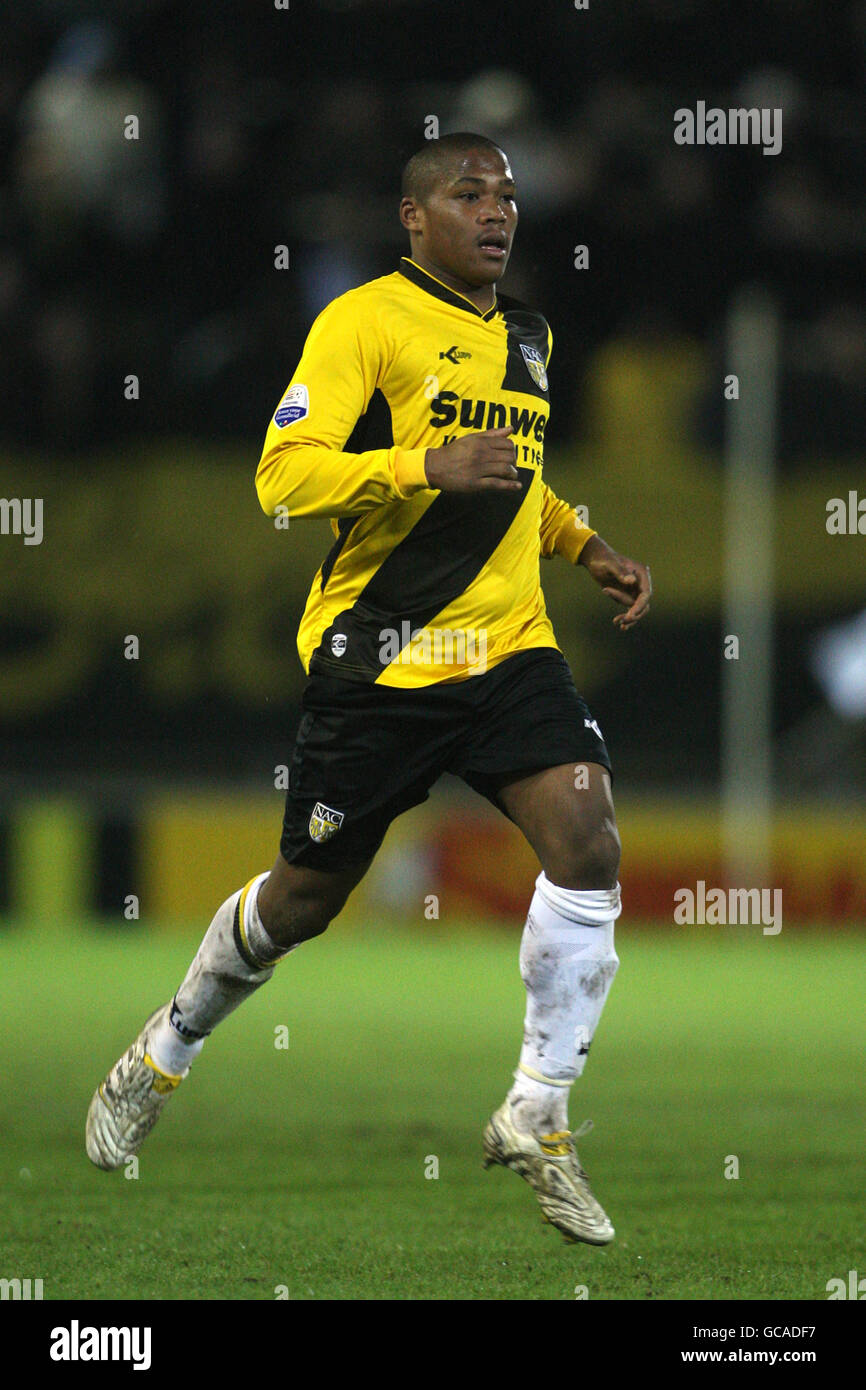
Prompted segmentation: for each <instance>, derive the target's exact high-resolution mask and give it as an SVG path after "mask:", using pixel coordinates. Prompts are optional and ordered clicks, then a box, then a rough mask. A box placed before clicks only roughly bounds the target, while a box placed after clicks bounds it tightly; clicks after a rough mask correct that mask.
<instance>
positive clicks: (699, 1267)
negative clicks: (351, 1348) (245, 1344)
mask: <svg viewBox="0 0 866 1390" xmlns="http://www.w3.org/2000/svg"><path fill="white" fill-rule="evenodd" d="M517 942H518V934H516V933H511V934H506V933H503V934H501V935H493V936H491V935H490V934H482V933H481V932H480V931H477V930H473V929H471V928H467V929H466V930H465V931H463V932H454V931H449V932H445V931H442V930H440V929H439V927H438V925H437V924H434V923H425V924H424V927H423V928H419V929H418V930H417V931H416V932H414V933H413V934H412V935H408V934H403V935H392V934H385V933H382V932H379V933H377V934H372V933H365V932H364V930H363V929H362V928H359V927H355V926H348V925H347V926H343V925H341V924H337V925H336V926H334V927H332V928H331V930H330V931H329V933H328V934H327V935H326V936H325V937H324V938H322V939H321V940H319V941H316V942H313V943H310V944H309V945H307V946H306V947H304V948H303V949H302V950H301V951H298V952H297V953H295V954H294V955H293V956H291V957H290V958H289V959H288V960H286V961H285V962H283V963H282V965H281V966H280V969H279V971H278V974H277V977H276V978H275V980H274V981H272V982H271V983H270V984H269V985H268V986H266V987H265V988H264V989H262V990H260V991H259V993H258V994H257V995H256V996H255V997H254V998H253V999H252V1000H250V1001H249V1002H248V1003H247V1004H246V1005H245V1006H244V1007H243V1009H242V1010H241V1011H240V1012H238V1013H237V1014H235V1015H234V1016H233V1017H232V1018H231V1019H230V1020H229V1021H228V1022H227V1023H226V1024H225V1025H224V1026H223V1028H221V1029H220V1030H219V1031H218V1032H217V1033H216V1034H215V1035H214V1036H213V1038H211V1040H210V1041H209V1042H208V1044H207V1046H206V1049H205V1052H204V1054H203V1055H202V1058H201V1059H200V1061H199V1062H198V1063H197V1064H196V1066H195V1069H194V1072H193V1074H192V1075H191V1077H190V1080H189V1081H188V1082H187V1083H185V1084H184V1086H183V1087H182V1088H181V1091H180V1092H179V1094H178V1095H177V1097H176V1098H174V1099H173V1100H172V1101H171V1103H170V1105H169V1107H168V1109H167V1111H166V1113H165V1116H164V1117H163V1119H162V1120H161V1121H160V1124H159V1126H158V1127H157V1129H156V1130H155V1131H154V1134H153V1135H152V1136H151V1137H150V1139H149V1140H148V1142H147V1144H146V1145H145V1147H144V1149H143V1150H142V1154H141V1159H140V1170H139V1176H138V1178H137V1179H128V1178H126V1177H125V1176H124V1173H123V1171H120V1172H118V1173H113V1174H106V1173H102V1172H98V1171H97V1170H96V1169H94V1168H92V1167H91V1165H90V1164H89V1162H88V1161H87V1159H86V1157H85V1154H84V1147H83V1125H84V1116H85V1112H86V1110H87V1105H88V1102H89V1099H90V1095H91V1093H92V1091H93V1088H94V1085H95V1084H96V1082H98V1081H99V1080H100V1078H101V1076H102V1075H103V1074H104V1072H105V1071H106V1070H107V1068H108V1066H109V1065H110V1064H111V1063H112V1062H113V1061H114V1060H115V1057H116V1056H117V1055H118V1053H119V1052H120V1050H121V1049H122V1048H123V1047H124V1046H125V1045H126V1044H127V1043H128V1042H129V1041H130V1039H131V1038H132V1036H133V1035H134V1034H135V1033H136V1032H137V1031H138V1028H139V1026H140V1024H141V1022H142V1021H143V1019H144V1017H145V1016H146V1015H147V1013H148V1012H149V1011H150V1010H151V1009H153V1008H154V1007H155V1006H156V1004H157V1003H159V1002H161V1001H162V1000H164V999H165V998H167V997H168V996H169V995H170V993H171V991H172V989H173V987H174V986H175V984H176V983H177V981H178V980H179V978H180V977H181V976H182V974H183V971H184V969H185V967H186V964H187V961H188V959H189V957H190V955H191V953H192V950H193V949H194V946H195V945H196V944H197V943H196V940H195V939H193V938H178V937H176V936H169V935H167V934H162V933H160V934H156V933H152V934H149V933H148V932H147V931H146V930H144V929H142V930H140V931H139V932H138V933H137V934H136V935H134V936H131V937H128V938H122V937H121V936H120V935H118V934H114V933H112V932H106V931H102V930H99V929H96V928H92V929H88V928H86V927H81V928H79V929H77V930H75V931H73V932H71V933H70V934H68V935H67V936H66V937H65V938H64V937H60V936H59V935H58V934H56V933H54V932H49V931H44V930H43V931H37V930H36V929H35V928H29V927H13V926H9V928H8V929H4V931H3V932H2V934H0V1002H2V1018H0V1045H2V1056H3V1069H4V1085H3V1088H2V1101H0V1184H2V1186H0V1195H2V1209H0V1230H2V1235H0V1276H4V1277H13V1276H17V1277H21V1278H41V1279H43V1281H44V1296H45V1298H46V1299H49V1298H60V1299H77V1298H85V1299H102V1298H129V1299H132V1298H161V1299H209V1298H211V1299H213V1298H216V1299H238V1298H241V1299H273V1298H274V1297H275V1296H276V1293H275V1291H276V1290H277V1289H278V1288H279V1287H280V1286H283V1287H284V1290H285V1291H286V1292H287V1294H288V1297H290V1298H291V1299H322V1298H339V1299H352V1298H398V1299H446V1298H460V1299H496V1300H499V1299H526V1298H530V1299H573V1298H574V1296H575V1286H576V1285H585V1286H586V1289H587V1291H588V1296H589V1297H590V1298H591V1299H639V1300H648V1299H730V1298H734V1299H751V1298H771V1299H787V1298H805V1299H826V1297H827V1294H826V1284H827V1281H828V1280H829V1279H831V1278H834V1277H837V1276H838V1277H843V1278H845V1277H847V1272H848V1270H849V1269H853V1268H859V1269H860V1270H861V1271H864V1272H866V1241H864V1223H863V1219H862V1203H863V1166H862V1165H863V1153H864V1124H863V1104H862V1097H863V1081H864V1060H863V999H864V993H866V990H864V985H866V941H864V940H863V939H857V938H854V937H850V936H847V937H846V936H842V935H839V934H837V933H833V932H830V931H828V932H826V933H823V934H818V933H813V934H809V935H806V936H803V935H801V936H797V935H796V934H795V932H794V931H793V930H787V929H786V930H785V931H784V932H783V933H782V934H781V936H779V937H763V936H762V935H761V934H760V932H759V931H758V930H757V929H755V928H750V929H746V930H745V931H742V930H741V931H738V932H735V931H733V930H732V929H730V928H727V929H726V928H711V927H704V928H693V929H686V931H684V932H682V933H681V934H676V935H675V934H673V933H672V932H670V931H667V932H665V933H656V932H650V931H642V930H640V929H639V928H637V927H635V925H634V924H632V923H627V924H624V925H623V926H622V927H621V929H620V930H619V932H618V949H619V953H620V957H621V960H622V965H621V968H620V973H619V977H618V978H617V981H616V984H615V986H614V990H613V993H612V995H611V999H610V1002H609V1004H608V1008H607V1011H606V1014H605V1017H604V1019H603V1021H602V1026H601V1029H600V1031H599V1034H598V1037H597V1040H596V1043H595V1045H594V1047H593V1051H592V1055H591V1058H590V1061H589V1066H588V1068H587V1072H586V1075H585V1077H584V1078H583V1080H582V1081H581V1082H580V1083H578V1087H577V1088H576V1090H575V1093H574V1098H573V1101H572V1122H573V1123H574V1124H577V1123H578V1122H579V1121H580V1120H581V1119H583V1118H584V1117H586V1116H587V1115H589V1116H591V1117H592V1119H593V1120H594V1122H595V1130H594V1132H593V1133H592V1134H591V1135H590V1136H588V1137H587V1138H586V1139H584V1140H583V1141H582V1143H581V1156H582V1159H583V1161H584V1163H585V1165H586V1167H587V1168H588V1170H589V1172H590V1175H591V1177H592V1181H593V1185H594V1187H595V1190H596V1192H597V1194H598V1196H599V1197H600V1199H601V1201H602V1203H603V1204H604V1206H605V1207H606V1208H607V1210H608V1212H609V1213H610V1215H611V1217H612V1219H613V1221H614V1224H615V1225H616V1227H617V1240H616V1241H615V1243H614V1244H613V1245H612V1246H610V1247H609V1248H607V1249H604V1250H597V1249H592V1248H589V1247H586V1246H573V1247H570V1246H566V1245H565V1244H564V1243H563V1242H562V1241H561V1239H560V1237H559V1236H558V1235H557V1234H556V1232H554V1231H553V1230H552V1229H551V1228H550V1227H546V1226H544V1225H543V1224H542V1222H541V1220H540V1216H539V1214H538V1211H537V1208H536V1205H535V1199H534V1197H533V1196H532V1193H531V1191H530V1189H529V1188H528V1187H527V1186H526V1184H525V1183H523V1182H522V1181H521V1180H520V1179H519V1178H517V1177H516V1176H515V1175H514V1174H512V1173H508V1172H505V1171H503V1170H501V1169H496V1170H491V1171H490V1172H488V1173H484V1172H483V1171H482V1169H481V1163H480V1132H481V1128H482V1125H483V1123H484V1120H485V1119H486V1117H487V1115H488V1113H489V1112H490V1110H491V1109H492V1108H494V1106H495V1105H496V1104H498V1102H499V1100H500V1099H501V1096H502V1094H503V1093H504V1090H505V1088H506V1087H507V1085H508V1084H509V1079H510V1072H511V1068H512V1067H513V1065H514V1061H515V1059H516V1052H517V1049H518V1047H519V1041H520V1034H521V1019H522V1013H523V991H522V987H521V984H520V979H519V975H518V971H517ZM282 1025H285V1026H287V1027H288V1029H289V1046H288V1048H287V1049H283V1048H278V1047H276V1046H275V1041H276V1034H275V1030H276V1029H278V1028H279V1027H280V1026H282ZM731 1155H733V1156H735V1157H736V1158H737V1159H738V1162H739V1178H737V1179H727V1178H726V1177H725V1168H726V1164H727V1166H728V1169H729V1171H730V1169H731V1168H732V1166H733V1165H732V1164H731V1163H730V1161H729V1156H731ZM434 1157H435V1159H436V1160H438V1173H439V1176H438V1178H428V1177H425V1170H426V1171H428V1172H430V1171H432V1170H433V1169H434V1167H435V1165H434V1164H433V1163H432V1161H431V1159H432V1158H434Z"/></svg>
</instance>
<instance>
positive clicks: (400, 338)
mask: <svg viewBox="0 0 866 1390" xmlns="http://www.w3.org/2000/svg"><path fill="white" fill-rule="evenodd" d="M402 191H403V196H402V200H401V203H400V219H401V222H402V224H403V226H404V228H405V229H406V231H407V232H408V234H409V243H410V255H409V256H407V257H404V258H403V259H402V260H401V262H400V266H399V268H398V269H397V270H396V271H395V272H394V273H393V274H391V275H386V276H383V277H382V278H380V279H377V280H373V281H371V282H369V283H368V284H365V285H361V286H359V287H358V288H357V289H354V290H350V291H349V292H348V293H347V294H343V295H341V296H340V297H339V298H337V299H335V300H334V301H333V302H332V303H331V304H329V305H328V306H327V308H325V309H324V310H323V312H322V313H321V314H320V315H319V317H318V318H317V319H316V321H315V323H314V324H313V327H312V329H311V331H310V334H309V337H308V339H307V342H306V345H305V347H304V351H303V355H302V357H301V361H300V363H299V365H298V368H297V371H296V372H295V374H294V376H293V378H292V380H291V382H290V384H289V387H288V389H287V391H286V393H285V395H284V396H283V398H282V400H281V401H280V403H279V405H278V407H277V410H276V412H275V414H274V417H273V419H272V420H271V422H270V425H269V428H268V431H267V436H266V439H265V444H264V450H263V453H262V457H261V461H260V463H259V467H258V472H257V475H256V486H257V490H258V496H259V500H260V502H261V505H262V507H263V509H264V511H265V512H266V513H268V514H269V515H277V514H282V515H289V516H291V517H293V518H296V517H297V518H302V517H328V518H330V519H331V524H332V528H333V531H334V544H333V546H332V547H331V550H330V552H329V553H328V555H327V556H326V558H325V560H324V562H323V564H322V566H321V568H320V570H319V571H318V573H317V574H316V577H315V579H314V580H313V585H312V588H311V590H310V594H309V598H308V600H307V605H306V608H305V610H304V615H303V618H302V620H301V625H300V630H299V634H298V649H299V652H300V656H301V660H302V662H303V665H304V669H305V671H306V672H307V675H308V678H309V679H308V683H307V685H306V688H305V691H304V696H303V705H302V708H303V714H302V718H301V722H300V726H299V729H298V733H297V739H296V743H295V747H294V752H293V755H292V761H291V767H290V777H289V789H288V793H287V797H286V810H285V817H284V822H283V830H282V836H281V840H280V852H279V855H278V856H277V860H276V863H275V864H274V866H273V868H272V869H271V870H270V872H268V873H260V874H258V875H257V876H256V877H255V878H253V879H252V880H251V881H250V882H249V883H247V884H246V886H245V887H243V888H241V889H238V890H236V891H235V892H233V893H232V895H231V896H230V897H229V898H228V899H227V900H226V901H225V902H224V903H223V905H222V906H221V907H220V908H219V910H218V912H217V914H216V916H215V917H214V919H213V922H212V923H211V925H210V927H209V928H208V931H207V933H206V935H205V937H204V939H203V941H202V943H201V946H200V947H199V950H198V953H197V954H196V956H195V959H194V960H193V962H192V964H191V966H190V968H189V971H188V972H187V975H186V977H185V978H184V980H183V981H182V983H181V984H180V987H179V989H178V990H177V993H176V995H175V996H174V998H173V999H172V1000H170V1001H169V1002H168V1003H166V1004H165V1005H163V1007H162V1008H160V1009H158V1010H157V1012H156V1013H155V1014H153V1015H152V1017H151V1018H149V1019H148V1020H147V1022H146V1023H145V1025H144V1028H143V1029H142V1032H141V1033H140V1034H139V1036H138V1038H137V1039H136V1040H135V1042H134V1043H133V1044H132V1046H131V1047H130V1048H129V1050H128V1051H127V1052H126V1053H125V1054H124V1056H123V1057H121V1058H120V1060H119V1061H118V1062H117V1063H116V1065H115V1066H114V1067H113V1068H112V1070H111V1071H110V1072H109V1074H108V1076H107V1077H106V1079H105V1081H104V1082H103V1083H102V1085H101V1086H100V1087H99V1088H98V1090H97V1091H96V1094H95V1095H94V1097H93V1100H92V1102H91V1106H90V1110H89V1112H88V1116H87V1152H88V1155H89V1157H90V1158H91V1159H92V1161H93V1162H94V1163H95V1164H97V1165H98V1166H99V1167H101V1168H106V1169H112V1168H119V1167H121V1166H122V1165H123V1164H124V1162H125V1161H126V1159H127V1158H129V1156H130V1155H131V1154H134V1153H136V1152H137V1151H138V1149H139V1148H140V1146H141V1144H142V1142H143V1140H144V1139H145V1137H146V1135H147V1134H148V1133H149V1131H150V1130H151V1128H152V1127H153V1125H154V1124H155V1123H156V1120H157V1118H158V1117H159V1114H160V1112H161V1110H162V1108H163V1106H164V1105H165V1103H166V1101H167V1099H168V1098H169V1096H171V1095H172V1094H173V1092H174V1091H175V1090H176V1089H177V1087H178V1086H179V1085H180V1083H181V1081H182V1080H183V1079H184V1078H185V1077H186V1075H187V1073H188V1072H189V1069H190V1065H191V1064H192V1062H193V1061H194V1060H195V1058H196V1057H197V1056H198V1055H199V1053H200V1052H201V1050H202V1047H203V1046H204V1042H205V1039H206V1038H207V1037H208V1035H209V1034H210V1033H211V1032H212V1031H213V1029H214V1028H215V1027H216V1026H217V1024H219V1023H221V1022H222V1021H223V1019H225V1018H226V1017H227V1016H228V1015H229V1014H230V1013H231V1012H232V1010H234V1009H235V1008H237V1006H238V1005H239V1004H241V1003H242V1002H243V1001H244V1000H245V999H246V998H247V997H248V996H249V995H250V994H252V993H253V991H255V990H257V989H258V988H259V987H260V986H261V985H263V984H264V983H265V982H266V981H267V980H269V979H270V978H271V975H272V974H273V973H274V967H275V966H276V964H277V962H278V961H279V960H281V959H282V957H283V956H285V955H287V954H288V953H289V952H290V951H292V950H294V949H295V948H296V947H297V946H299V945H300V944H301V943H302V942H304V941H308V940H310V939H311V938H312V937H314V936H318V935H320V934H321V933H322V932H324V930H325V928H326V927H327V926H328V924H329V923H330V922H331V921H333V919H334V918H335V917H336V916H337V915H338V913H339V912H340V911H341V909H342V907H343V905H344V904H345V902H346V899H347V898H348V896H349V894H350V893H351V892H352V889H353V888H354V887H355V885H356V884H357V883H358V882H359V881H360V879H361V878H362V877H363V875H364V873H365V872H366V870H367V869H368V868H369V866H370V863H371V861H372V859H373V857H374V855H375V854H376V851H377V850H378V848H379V846H380V844H381V843H382V840H383V838H384V836H385V833H386V831H387V829H388V826H389V825H390V824H391V822H392V821H393V820H394V818H395V817H396V816H398V815H400V814H401V813H402V812H403V811H406V810H408V809H409V808H410V807H412V806H416V805H418V804H419V803H420V802H422V801H424V800H425V799H426V797H427V795H428V792H429V789H430V787H431V786H432V785H433V783H434V782H435V781H436V780H437V778H438V777H439V776H440V775H441V774H442V773H444V772H446V771H448V772H452V773H455V774H457V775H458V776H460V777H461V778H463V780H464V781H465V782H467V783H468V784H469V786H471V787H473V788H474V789H475V790H476V791H478V792H479V793H480V794H481V795H482V796H485V797H486V798H487V799H488V800H489V801H491V802H492V803H493V805H495V806H496V807H498V808H499V810H501V811H502V812H504V814H505V815H507V816H508V817H509V818H510V819H511V820H512V821H513V822H514V824H515V825H517V826H518V827H519V829H520V830H521V831H522V833H523V834H524V835H525V837H526V839H527V840H528V842H529V844H530V845H531V846H532V849H533V850H534V851H535V853H536V855H537V857H538V859H539V861H540V863H541V866H542V871H541V873H540V874H539V876H538V878H537V880H536V883H535V892H534V895H533V897H532V900H531V903H530V905H529V912H528V916H527V919H526V925H525V927H524V930H523V937H522V942H521V947H520V970H521V975H522V979H523V982H524V984H525V987H526V994H527V1008H526V1019H525V1025H524V1034H523V1044H522V1047H521V1048H520V1051H519V1058H518V1059H517V1065H516V1070H515V1072H514V1084H513V1086H512V1087H511V1090H510V1091H509V1092H508V1094H507V1096H506V1098H505V1100H504V1101H503V1103H502V1104H501V1105H500V1107H499V1108H498V1110H496V1112H495V1113H494V1114H493V1115H492V1117H491V1118H490V1120H489V1121H488V1123H487V1126H486V1128H485V1130H484V1135H483V1152H484V1159H485V1165H486V1166H489V1165H490V1164H502V1165H504V1166H506V1167H509V1168H512V1169H514V1170H515V1171H516V1172H518V1173H519V1174H520V1175H521V1176H522V1177H524V1178H526V1179H527V1181H528V1182H529V1184H530V1185H531V1187H532V1188H533V1190H534V1192H535V1195H536V1197H537V1199H538V1202H539V1204H540V1206H541V1210H542V1213H543V1215H544V1216H545V1217H546V1218H547V1219H548V1220H549V1221H550V1222H552V1223H553V1225H554V1226H556V1227H557V1228H558V1229H559V1230H560V1231H561V1232H562V1233H563V1235H564V1236H565V1238H566V1239H567V1240H569V1241H586V1242H588V1243H590V1244H595V1245H604V1244H606V1243H607V1242H608V1241H610V1240H612V1239H613V1236H614V1230H613V1226H612V1225H611V1223H610V1221H609V1220H608V1218H607V1216H606V1215H605V1213H604V1211H603V1210H602V1208H601V1206H600V1205H599V1203H598V1201H597V1200H596V1199H595V1197H594V1195H593V1193H592V1191H591V1189H590V1187H589V1183H588V1181H587V1178H586V1174H585V1172H584V1170H583V1168H582V1167H581V1165H580V1162H579V1160H578V1156H577V1152H576V1149H575V1145H574V1138H573V1135H572V1133H571V1132H570V1130H569V1124H568V1098H569V1090H570V1087H571V1085H572V1083H573V1082H574V1081H575V1079H576V1078H577V1077H578V1076H579V1075H580V1074H581V1072H582V1070H583V1067H584V1064H585V1060H586V1054H587V1051H588V1049H589V1046H590V1043H591V1041H592V1037H593V1034H594V1033H595V1030H596V1027H597V1025H598V1021H599V1018H600V1016H601V1012H602V1009H603V1007H604V1003H605V1000H606V998H607V995H608V992H609V990H610V987H611V983H612V981H613V977H614V974H615V972H616V969H617V965H618V963H619V962H618V958H617V955H616V952H615V949H614V922H615V920H616V918H617V917H618V916H619V914H620V888H619V883H618V882H617V871H618V867H619V855H620V845H619V837H618V834H617V828H616V820H615V816H614V808H613V801H612V797H611V779H610V760H609V757H608V753H607V749H606V747H605V744H604V741H603V739H602V737H601V734H600V732H599V729H598V725H597V724H596V722H595V720H594V719H593V717H592V715H591V714H590V711H589V710H588V708H587V706H586V704H585V703H584V701H583V699H582V698H581V697H580V696H579V695H578V694H577V692H576V690H575V687H574V683H573V681H572V677H571V673H570V671H569V669H568V666H567V664H566V662H565V659H564V657H563V656H562V653H561V652H560V650H559V648H558V646H557V644H556V639H555V637H554V634H553V629H552V627H551V624H550V621H549V619H548V617H547V613H546V610H545V605H544V597H543V594H542V590H541V583H540V574H539V569H540V564H539V560H540V558H545V559H549V558H550V557H552V556H554V555H559V556H562V557H563V558H564V559H565V560H567V561H568V562H570V563H571V564H573V565H582V566H583V567H584V568H585V569H586V570H587V571H588V572H589V574H590V575H591V577H592V578H593V579H594V580H595V581H596V582H597V583H598V584H599V585H600V586H601V589H602V592H603V593H605V594H607V595H608V596H609V597H610V598H612V599H613V600H615V601H616V602H617V603H618V604H619V605H620V610H621V611H619V612H618V613H617V615H616V616H615V617H614V619H613V621H614V623H615V624H616V625H617V626H618V627H619V628H620V629H621V630H622V631H626V630H627V629H629V628H631V627H633V626H634V624H635V623H636V622H638V621H639V620H640V619H641V618H642V617H643V616H644V614H645V613H646V612H647V609H648V607H649V599H650V592H651V584H650V576H649V571H648V570H647V568H646V567H645V566H644V565H641V564H638V563H636V562H635V561H633V560H629V559H627V558H625V557H624V556H622V555H619V554H617V553H616V552H615V551H614V550H612V549H611V547H610V546H609V545H607V544H606V543H605V542H604V541H603V540H602V539H601V538H600V537H599V536H598V535H597V534H596V533H595V532H594V531H592V530H591V529H590V528H588V527H587V526H584V525H583V524H582V523H581V521H580V520H579V518H578V515H577V512H576V510H575V508H574V507H572V506H570V505H569V504H568V503H566V502H563V501H560V500H559V498H557V497H556V496H555V495H554V494H553V493H552V492H551V490H550V489H549V488H548V487H547V486H546V484H545V483H544V482H543V481H542V456H543V450H544V431H545V426H546V424H547V419H548V414H549V396H548V379H547V365H548V361H549V358H550V348H551V335H550V330H549V328H548V325H547V322H546V321H545V319H544V318H543V317H542V315H541V314H540V313H537V312H536V311H535V310H533V309H530V308H528V307H527V306H526V305H523V304H520V303H519V302H517V301H515V300H513V299H510V298H508V297H506V296H505V295H500V294H497V292H496V288H495V286H496V283H497V281H498V280H499V279H500V277H501V276H502V274H503V272H504V270H505V267H506V265H507V263H508V258H509V254H510V251H511V246H512V241H513V238H514V232H515V228H516V226H517V206H516V202H515V185H514V180H513V178H512V175H511V169H510V168H509V164H508V160H507V158H506V156H505V154H504V153H503V151H502V150H501V149H499V148H498V146H496V145H495V144H493V143H492V142H491V141H490V140H488V139H486V138H485V137H483V136H479V135H473V134H455V135H447V136H444V137H443V138H442V139H440V140H437V141H431V142H430V143H428V144H427V145H426V146H425V147H424V148H423V149H422V150H420V151H419V152H418V153H417V154H416V155H414V156H413V158H412V159H410V160H409V162H408V164H407V165H406V168H405V170H404V172H403V190H402ZM286 968H288V969H290V968H291V967H290V966H289V967H286ZM515 1052H517V1047H515Z"/></svg>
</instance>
